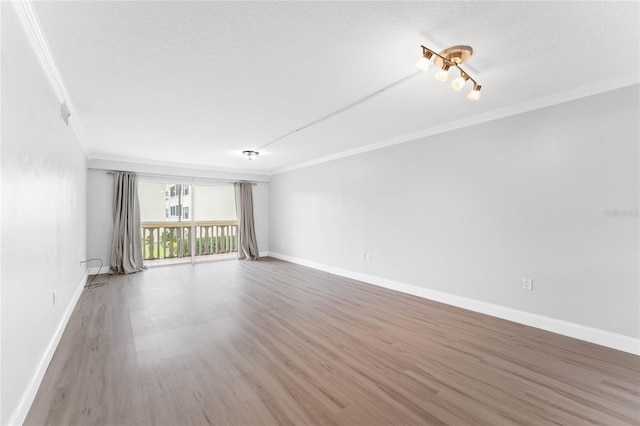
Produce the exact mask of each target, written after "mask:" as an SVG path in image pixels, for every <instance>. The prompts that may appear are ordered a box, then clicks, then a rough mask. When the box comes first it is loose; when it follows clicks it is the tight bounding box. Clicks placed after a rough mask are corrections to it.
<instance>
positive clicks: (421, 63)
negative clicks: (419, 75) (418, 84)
mask: <svg viewBox="0 0 640 426" xmlns="http://www.w3.org/2000/svg"><path fill="white" fill-rule="evenodd" d="M430 66H431V61H430V60H428V59H427V58H425V57H424V56H423V57H422V58H420V59H418V62H416V67H418V68H420V69H421V70H423V71H427V70H428V69H429V67H430Z"/></svg>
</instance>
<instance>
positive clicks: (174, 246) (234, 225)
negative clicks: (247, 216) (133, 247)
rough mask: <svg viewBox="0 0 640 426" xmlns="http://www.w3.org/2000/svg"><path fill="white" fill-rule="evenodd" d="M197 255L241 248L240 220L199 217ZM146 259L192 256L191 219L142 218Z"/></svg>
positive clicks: (220, 252) (196, 241)
mask: <svg viewBox="0 0 640 426" xmlns="http://www.w3.org/2000/svg"><path fill="white" fill-rule="evenodd" d="M194 225H195V228H194V229H195V235H194V237H195V253H194V254H195V255H196V256H203V255H212V254H222V253H231V252H235V251H238V245H237V240H238V239H237V236H238V222H237V221H235V220H215V221H197V222H195V223H194ZM140 228H141V232H142V252H143V256H144V260H154V259H169V258H177V257H186V256H191V222H142V223H141V226H140Z"/></svg>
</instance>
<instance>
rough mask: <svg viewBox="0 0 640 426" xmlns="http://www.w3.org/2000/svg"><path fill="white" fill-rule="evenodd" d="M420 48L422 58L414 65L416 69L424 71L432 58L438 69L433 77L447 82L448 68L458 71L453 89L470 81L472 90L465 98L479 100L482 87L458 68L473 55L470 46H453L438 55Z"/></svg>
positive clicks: (459, 87)
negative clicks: (458, 74)
mask: <svg viewBox="0 0 640 426" xmlns="http://www.w3.org/2000/svg"><path fill="white" fill-rule="evenodd" d="M420 47H422V57H421V58H420V59H419V60H418V62H417V63H416V66H417V67H418V68H420V69H422V70H425V71H426V70H427V69H429V66H430V65H431V58H433V63H434V64H435V65H436V66H437V67H438V68H439V70H438V72H437V73H436V76H435V77H436V79H437V80H440V81H447V78H448V77H449V68H452V67H454V68H457V69H458V71H460V77H458V78H456V79H455V80H453V82H452V83H451V85H452V86H453V89H454V90H460V89H462V87H463V86H464V85H465V83H466V82H467V80H471V81H472V82H473V90H471V92H469V95H467V98H469V99H472V100H474V101H476V100H478V99H480V89H481V88H482V86H480V85H479V84H478V82H477V81H475V80H474V79H473V78H471V76H470V75H469V74H468V73H467V72H466V71H464V70H463V69H462V68H460V64H463V63H465V62H466V61H467V60H469V58H470V57H471V55H473V49H472V48H471V46H453V47H450V48H448V49H444V50H443V51H442V52H440V53H436V52H434V51H433V50H431V49H429V48H428V47H425V46H420Z"/></svg>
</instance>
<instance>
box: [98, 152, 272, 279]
mask: <svg viewBox="0 0 640 426" xmlns="http://www.w3.org/2000/svg"><path fill="white" fill-rule="evenodd" d="M92 165H93V167H99V168H95V169H93V168H90V169H89V171H88V183H87V186H88V221H87V226H88V229H87V238H88V249H87V250H88V257H92V258H93V257H98V258H101V259H102V260H103V262H104V264H105V267H106V268H108V265H109V262H110V259H111V236H112V232H113V176H112V175H108V174H107V170H110V169H114V170H127V171H135V172H138V173H140V174H141V175H145V174H146V176H152V177H154V178H155V179H158V180H162V179H164V178H160V177H157V176H158V175H159V174H163V175H165V176H169V177H170V179H172V182H176V183H192V181H193V183H195V184H196V185H198V184H206V182H207V179H209V182H213V181H214V179H228V180H230V181H231V180H253V181H256V182H258V184H257V185H255V186H254V187H253V203H254V206H253V207H254V219H255V225H256V237H257V240H258V248H259V249H260V251H261V252H266V251H268V250H269V206H268V203H269V182H268V179H269V178H268V177H267V176H258V175H247V174H241V173H235V174H234V173H225V174H221V173H220V172H211V173H210V174H207V173H206V172H203V171H193V170H192V171H189V170H182V169H179V168H172V167H167V166H156V167H154V166H149V165H141V164H133V163H122V162H117V163H116V162H102V161H100V162H90V164H89V166H90V167H92ZM189 175H191V176H194V175H195V176H197V178H196V179H193V180H192V179H191V178H185V177H184V176H189ZM171 176H173V177H171ZM197 203H198V199H197V194H196V205H197ZM196 208H197V207H196ZM91 266H92V267H94V266H96V265H94V264H92V265H91ZM103 271H104V270H103Z"/></svg>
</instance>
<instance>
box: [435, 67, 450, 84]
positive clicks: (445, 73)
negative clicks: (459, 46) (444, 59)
mask: <svg viewBox="0 0 640 426" xmlns="http://www.w3.org/2000/svg"><path fill="white" fill-rule="evenodd" d="M447 78H449V65H443V66H442V68H441V69H439V70H438V72H437V73H436V80H440V81H447Z"/></svg>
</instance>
